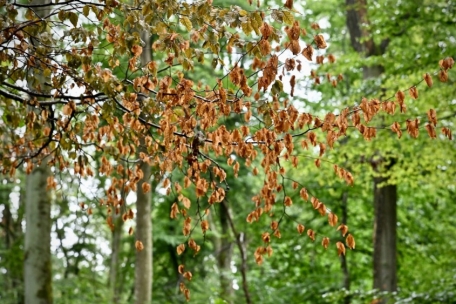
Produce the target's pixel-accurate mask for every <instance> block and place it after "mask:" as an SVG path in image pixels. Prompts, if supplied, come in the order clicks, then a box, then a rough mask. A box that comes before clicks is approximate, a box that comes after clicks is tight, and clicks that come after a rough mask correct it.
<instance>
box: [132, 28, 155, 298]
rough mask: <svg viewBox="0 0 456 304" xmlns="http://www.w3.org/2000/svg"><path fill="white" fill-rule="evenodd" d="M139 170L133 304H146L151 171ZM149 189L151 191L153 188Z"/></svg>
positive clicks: (144, 166)
mask: <svg viewBox="0 0 456 304" xmlns="http://www.w3.org/2000/svg"><path fill="white" fill-rule="evenodd" d="M141 36H142V39H143V41H144V42H145V47H144V49H143V52H142V53H141V65H145V64H146V63H147V62H149V61H150V60H151V48H150V46H151V39H150V36H149V35H148V34H147V33H144V32H143V34H142V35H141ZM144 144H145V142H144V139H142V140H141V147H140V149H138V151H139V152H144V153H146V155H147V148H146V147H145V146H144ZM140 169H141V170H142V172H143V178H142V179H141V180H140V181H139V182H138V185H137V192H136V195H137V201H136V210H137V213H136V240H138V241H141V242H142V244H143V247H144V248H143V250H141V251H138V250H137V251H136V267H135V303H136V304H148V303H150V302H151V300H152V212H151V193H150V190H149V192H147V193H145V192H144V190H143V187H142V185H143V183H148V184H149V185H150V177H151V175H152V169H151V166H150V165H149V164H148V163H146V162H141V164H140ZM150 188H152V191H153V187H150Z"/></svg>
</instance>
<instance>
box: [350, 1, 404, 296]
mask: <svg viewBox="0 0 456 304" xmlns="http://www.w3.org/2000/svg"><path fill="white" fill-rule="evenodd" d="M346 4H347V27H348V30H349V33H350V40H351V44H352V46H353V48H354V49H355V50H356V51H357V52H359V53H362V54H363V55H364V56H366V57H369V56H372V55H381V54H383V53H384V52H385V49H386V47H387V46H388V43H389V40H388V39H385V40H383V41H382V42H381V43H380V45H379V46H377V45H376V44H375V42H374V40H373V38H372V36H371V35H370V33H369V32H368V30H367V27H366V26H367V25H368V24H369V20H368V18H367V1H366V0H346ZM383 72H384V68H383V66H380V65H376V66H369V67H364V68H363V74H364V75H363V76H364V79H369V78H375V77H378V76H380V75H381V74H382V73H383ZM379 152H380V155H381V151H379ZM383 161H384V160H383ZM381 162H382V161H380V163H378V162H377V163H373V164H372V165H373V166H374V167H375V168H376V172H377V173H378V174H379V176H381V177H375V178H374V210H375V224H374V266H373V268H374V285H373V287H374V289H378V290H380V291H388V292H393V291H396V288H397V278H396V272H397V259H396V220H397V215H396V201H397V186H396V185H390V184H388V170H389V169H390V168H391V166H392V165H393V164H394V162H392V163H391V165H388V166H383V165H382V164H381ZM385 301H386V300H385V299H384V300H381V302H379V303H385Z"/></svg>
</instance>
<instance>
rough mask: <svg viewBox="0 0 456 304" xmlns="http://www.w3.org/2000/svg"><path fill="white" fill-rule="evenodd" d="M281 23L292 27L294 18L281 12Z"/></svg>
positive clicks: (290, 14)
mask: <svg viewBox="0 0 456 304" xmlns="http://www.w3.org/2000/svg"><path fill="white" fill-rule="evenodd" d="M282 13H283V22H285V24H288V25H292V24H293V22H294V16H293V14H292V13H291V12H289V11H283V12H282Z"/></svg>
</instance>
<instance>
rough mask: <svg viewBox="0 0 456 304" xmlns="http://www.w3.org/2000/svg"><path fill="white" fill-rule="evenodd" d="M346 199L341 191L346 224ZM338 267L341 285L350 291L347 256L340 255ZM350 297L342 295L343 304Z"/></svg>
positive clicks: (343, 221) (343, 218) (345, 193)
mask: <svg viewBox="0 0 456 304" xmlns="http://www.w3.org/2000/svg"><path fill="white" fill-rule="evenodd" d="M347 200H348V192H346V191H344V193H342V223H344V224H345V225H348V210H347ZM340 267H341V268H342V273H343V286H344V288H345V290H346V291H347V292H348V291H350V273H349V271H348V264H347V257H346V256H345V254H342V255H341V256H340ZM350 302H351V297H350V295H347V296H345V297H344V304H350Z"/></svg>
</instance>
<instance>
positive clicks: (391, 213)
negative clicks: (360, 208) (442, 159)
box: [374, 177, 397, 303]
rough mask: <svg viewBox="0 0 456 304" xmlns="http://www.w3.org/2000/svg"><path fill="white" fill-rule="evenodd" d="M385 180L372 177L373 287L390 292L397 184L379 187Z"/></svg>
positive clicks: (394, 263)
mask: <svg viewBox="0 0 456 304" xmlns="http://www.w3.org/2000/svg"><path fill="white" fill-rule="evenodd" d="M387 182H388V177H376V178H374V207H375V223H374V289H378V290H380V291H389V292H392V291H395V290H396V289H397V277H396V268H397V258H396V223H397V210H396V202H397V186H396V185H386V186H385V185H383V186H382V187H379V185H381V184H383V183H387ZM383 303H384V302H383Z"/></svg>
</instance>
